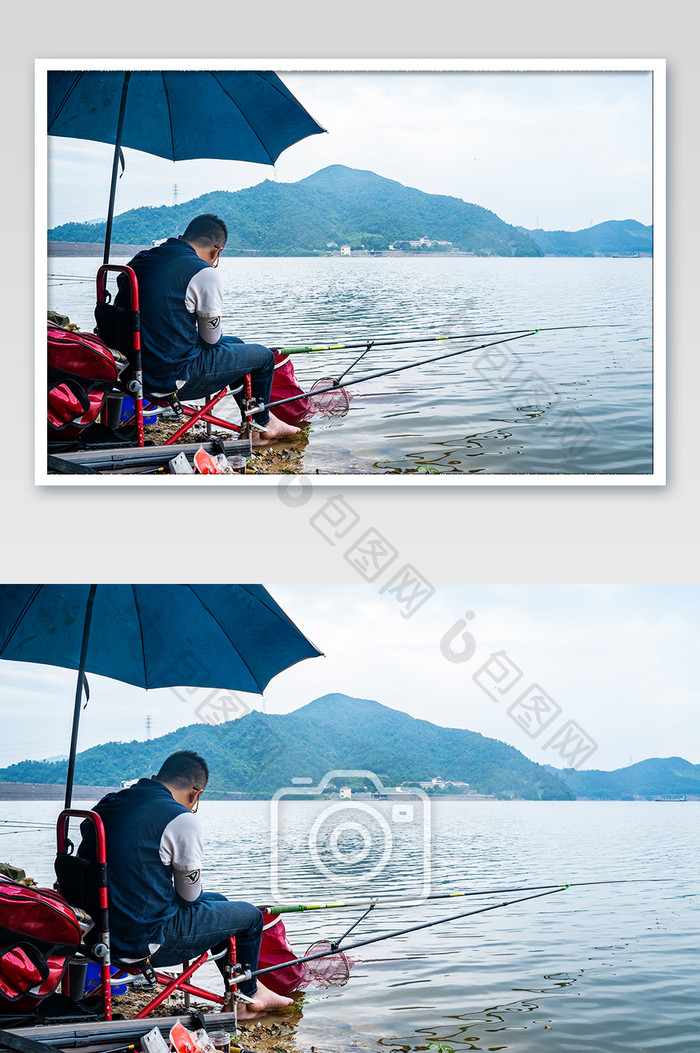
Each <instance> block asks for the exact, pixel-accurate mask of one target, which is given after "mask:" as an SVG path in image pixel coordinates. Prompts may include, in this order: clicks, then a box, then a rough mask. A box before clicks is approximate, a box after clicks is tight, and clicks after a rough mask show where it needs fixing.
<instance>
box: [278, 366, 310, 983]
mask: <svg viewBox="0 0 700 1053" xmlns="http://www.w3.org/2000/svg"><path fill="white" fill-rule="evenodd" d="M275 362H276V363H277V362H279V363H281V365H276V366H275V372H274V373H273V375H272V391H271V393H270V402H277V400H278V399H289V398H292V397H293V396H294V395H303V390H302V388H300V387H299V382H298V381H297V378H296V376H295V375H294V366H293V365H292V360H291V358H289V356H286V355H278V354H275ZM273 413H274V414H275V416H276V417H279V419H280V420H283V421H284V422H285V424H294V425H298V424H301V422H302V421H304V420H310V419H311V417H312V416H313V406H312V404H311V400H310V399H309V398H307V397H306V396H305V395H303V397H302V398H297V399H295V400H294V402H285V404H284V406H275V407H274V409H273ZM270 975H272V974H270Z"/></svg>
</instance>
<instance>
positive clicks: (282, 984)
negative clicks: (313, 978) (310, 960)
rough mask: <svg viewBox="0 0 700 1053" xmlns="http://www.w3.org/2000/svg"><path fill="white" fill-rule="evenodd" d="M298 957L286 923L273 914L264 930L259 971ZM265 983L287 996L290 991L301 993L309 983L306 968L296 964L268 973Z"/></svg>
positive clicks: (272, 989)
mask: <svg viewBox="0 0 700 1053" xmlns="http://www.w3.org/2000/svg"><path fill="white" fill-rule="evenodd" d="M297 957H298V955H296V954H295V953H294V951H293V950H292V948H291V947H290V945H289V940H288V939H287V932H286V930H285V927H284V922H283V921H282V919H281V918H280V916H279V914H273V915H272V917H271V920H270V921H268V922H267V923H266V924H265V927H264V929H263V934H262V943H261V944H260V954H259V955H258V969H266V968H267V967H268V966H269V965H281V963H282V962H289V961H292V960H293V959H294V958H297ZM263 982H264V984H265V986H266V987H269V988H270V990H271V991H275V992H276V993H277V994H281V995H286V994H289V992H290V991H299V990H301V989H302V987H304V986H305V984H306V983H307V982H308V975H307V972H306V966H305V965H304V964H296V965H289V966H287V968H286V969H276V970H275V971H274V973H266V974H265V976H264V978H263Z"/></svg>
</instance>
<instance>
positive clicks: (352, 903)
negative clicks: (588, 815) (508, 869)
mask: <svg viewBox="0 0 700 1053" xmlns="http://www.w3.org/2000/svg"><path fill="white" fill-rule="evenodd" d="M664 880H665V879H664V878H609V879H608V880H605V881H569V882H566V883H562V882H559V883H557V882H552V883H551V884H549V885H517V886H515V887H512V888H491V889H476V890H474V891H471V892H432V893H430V895H428V896H372V897H368V898H366V899H362V898H361V899H346V900H344V901H343V902H342V903H299V904H296V903H291V904H290V903H272V904H269V905H267V906H262V907H259V908H258V909H259V910H261V911H262V912H263V914H301V913H304V912H305V911H308V910H334V909H340V908H343V907H368V906H378V907H382V906H389V907H391V906H401V905H409V904H411V905H419V904H421V903H427V902H428V900H434V899H459V898H460V897H466V896H499V895H501V893H504V892H539V891H541V890H542V889H552V890H553V891H554V890H556V889H565V888H581V887H583V886H588V885H622V884H630V883H634V882H650V881H664Z"/></svg>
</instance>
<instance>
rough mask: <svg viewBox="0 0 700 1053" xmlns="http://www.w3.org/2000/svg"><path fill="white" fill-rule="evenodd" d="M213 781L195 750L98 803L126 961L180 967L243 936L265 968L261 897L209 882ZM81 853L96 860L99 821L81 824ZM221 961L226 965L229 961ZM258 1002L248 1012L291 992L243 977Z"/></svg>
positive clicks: (116, 942)
mask: <svg viewBox="0 0 700 1053" xmlns="http://www.w3.org/2000/svg"><path fill="white" fill-rule="evenodd" d="M208 779H209V769H208V767H207V763H206V761H205V760H204V759H203V758H202V757H200V756H198V754H196V753H193V752H191V751H190V750H182V751H180V752H179V753H173V754H172V756H170V757H168V758H167V760H166V761H164V763H163V764H162V766H161V768H160V771H159V772H158V774H157V775H154V776H152V778H150V779H140V780H139V781H138V782H137V783H136V784H135V785H133V786H129V787H128V788H127V789H125V790H120V791H119V792H118V793H110V794H108V795H107V796H106V797H103V798H102V800H101V801H99V803H98V804H96V805H95V808H94V811H96V812H97V813H98V815H99V816H100V818H101V819H102V822H103V824H104V827H105V833H106V839H107V880H108V895H109V916H110V935H111V946H112V954H113V957H114V958H115V959H118V960H119V961H122V962H127V963H129V962H133V963H136V962H139V961H142V960H143V959H144V958H150V962H151V965H153V966H155V967H161V966H169V965H180V964H181V963H182V962H184V961H189V960H190V959H192V958H197V957H199V955H200V954H203V953H204V951H207V950H210V949H212V948H214V947H216V945H217V944H224V943H225V941H226V940H227V939H228V937H229V936H230V935H235V937H236V958H237V960H238V962H239V964H240V965H242V966H243V967H244V968H246V969H250V970H254V969H255V968H256V967H257V962H258V953H259V951H260V941H261V937H262V928H263V916H262V913H261V912H260V911H259V910H258V908H257V907H254V906H253V905H252V904H251V903H244V902H233V901H230V900H228V899H227V898H226V897H225V896H223V895H221V893H219V892H204V891H203V890H202V879H201V873H200V871H201V863H202V848H203V839H202V829H201V825H200V822H199V819H198V818H197V817H196V816H195V815H194V812H196V810H197V807H198V805H199V798H200V797H201V795H202V794H203V792H204V789H205V787H206V785H207V781H208ZM81 833H82V835H83V838H82V841H81V844H80V848H79V849H78V855H79V856H82V857H83V858H87V859H95V834H94V827H93V824H92V823H91V822H90V821H89V820H85V822H83V823H82V824H81ZM217 965H219V967H220V968H221V970H222V972H223V969H224V960H223V959H218V961H217ZM239 990H240V991H241V993H242V994H244V995H247V996H248V997H249V998H252V999H253V1004H252V1005H249V1004H248V1003H242V1005H241V1006H240V1007H239V1016H240V1017H241V1018H245V1017H251V1016H256V1015H259V1014H260V1013H265V1012H270V1011H271V1010H276V1009H282V1008H284V1007H285V1006H287V1005H289V1004H290V1003H291V998H284V997H282V996H281V995H278V994H275V993H274V992H273V991H269V990H268V989H267V988H266V987H263V985H262V984H261V983H259V982H257V981H256V980H255V979H252V980H247V981H244V982H243V983H241V984H240V985H239Z"/></svg>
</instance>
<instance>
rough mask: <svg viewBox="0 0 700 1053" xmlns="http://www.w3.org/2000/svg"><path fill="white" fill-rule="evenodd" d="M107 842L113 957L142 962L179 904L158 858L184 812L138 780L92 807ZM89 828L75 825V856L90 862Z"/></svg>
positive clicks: (162, 789) (162, 791)
mask: <svg viewBox="0 0 700 1053" xmlns="http://www.w3.org/2000/svg"><path fill="white" fill-rule="evenodd" d="M94 811H96V812H97V813H98V814H99V816H100V818H101V819H102V822H103V823H104V827H105V834H106V839H107V883H108V891H109V922H110V933H111V942H112V955H113V957H114V958H120V957H124V958H128V959H135V958H145V957H146V956H147V955H148V954H149V953H150V951H149V944H156V943H158V944H160V943H162V942H163V934H164V930H165V927H166V925H167V923H168V921H169V920H170V918H172V917H173V916H174V915H175V914H176V913H177V911H178V909H179V905H178V900H177V897H176V894H175V887H174V885H173V881H172V873H173V870H172V867H171V866H164V864H163V863H162V861H161V858H160V855H159V849H160V840H161V837H162V836H163V831H164V830H165V828H166V826H167V825H168V823H170V822H171V821H172V820H173V819H175V817H176V816H178V815H180V814H181V813H182V812H186V811H187V808H185V807H184V805H182V804H178V803H177V801H176V800H175V799H174V798H173V795H172V794H171V793H170V790H168V788H167V787H166V786H164V785H163V783H162V782H157V781H155V780H154V779H140V780H139V781H138V782H137V783H136V784H135V785H134V786H129V787H128V788H127V789H126V790H120V791H119V793H110V794H107V796H106V797H103V798H102V800H101V801H99V803H98V804H96V805H95V807H94ZM92 830H93V827H92V823H91V822H90V821H89V820H85V821H84V822H83V823H82V824H81V833H82V834H83V840H82V842H81V844H80V848H79V850H78V854H79V855H80V856H83V857H86V858H88V859H94V858H95V851H94V837H93V836H92Z"/></svg>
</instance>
